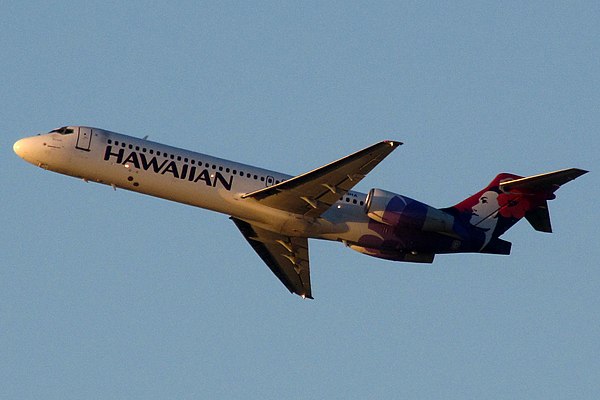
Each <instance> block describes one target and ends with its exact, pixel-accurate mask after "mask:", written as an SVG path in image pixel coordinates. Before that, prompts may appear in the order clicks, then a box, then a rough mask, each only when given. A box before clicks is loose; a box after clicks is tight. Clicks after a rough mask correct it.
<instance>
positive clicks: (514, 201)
mask: <svg viewBox="0 0 600 400" xmlns="http://www.w3.org/2000/svg"><path fill="white" fill-rule="evenodd" d="M587 172H588V171H584V170H581V169H577V168H570V169H564V170H560V171H555V172H549V173H546V174H540V175H534V176H529V177H525V178H524V177H520V176H517V175H513V174H506V173H503V174H500V175H498V176H496V178H494V180H493V181H492V182H491V183H490V184H489V185H488V186H487V187H485V188H484V189H482V190H481V191H479V192H477V193H476V194H474V195H473V196H471V197H469V198H467V199H465V200H463V201H462V202H460V203H458V204H457V205H455V206H454V207H450V208H449V209H447V211H449V212H451V213H452V214H454V215H455V216H457V217H458V219H459V220H460V221H462V222H463V224H465V225H466V226H470V227H471V228H473V227H474V228H478V229H476V230H478V231H481V232H483V235H484V236H485V238H482V240H483V246H482V247H481V251H485V249H484V248H485V247H486V246H487V247H493V246H494V243H496V244H497V241H498V240H499V239H498V237H499V236H501V235H502V234H503V233H504V232H506V231H507V230H508V229H510V228H511V227H512V226H513V225H514V224H516V223H517V222H518V221H519V220H520V219H521V218H523V217H525V218H526V219H527V221H528V222H529V223H530V224H531V226H533V228H534V229H535V230H538V231H541V232H552V225H551V223H550V213H549V212H548V200H553V199H554V198H555V197H556V196H555V195H554V192H556V191H557V190H558V189H559V188H560V187H561V186H562V185H564V184H565V183H567V182H569V181H572V180H573V179H576V178H578V177H580V176H581V175H583V174H585V173H587ZM488 245H489V246H488Z"/></svg>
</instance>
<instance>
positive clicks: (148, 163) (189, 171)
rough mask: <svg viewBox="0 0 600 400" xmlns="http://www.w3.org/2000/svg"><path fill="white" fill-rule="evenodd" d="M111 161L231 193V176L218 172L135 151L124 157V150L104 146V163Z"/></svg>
mask: <svg viewBox="0 0 600 400" xmlns="http://www.w3.org/2000/svg"><path fill="white" fill-rule="evenodd" d="M111 159H113V161H115V162H116V163H118V164H122V165H130V166H133V167H135V168H137V169H143V170H144V171H151V172H154V173H155V174H161V175H166V174H169V175H172V176H173V178H176V179H181V180H187V181H190V182H194V183H199V182H202V183H204V184H206V186H211V187H217V186H220V187H222V188H224V189H225V190H228V191H231V186H232V184H233V175H231V176H229V177H225V176H224V175H223V174H222V173H220V172H219V171H213V172H212V173H211V172H210V171H209V170H208V169H206V168H203V167H200V166H196V165H189V164H187V163H182V164H181V165H178V164H177V163H176V162H175V161H174V160H167V159H162V160H159V159H157V158H156V157H155V156H152V157H151V158H148V157H146V154H144V153H139V152H136V151H130V152H129V153H128V154H127V156H125V149H123V148H119V149H118V150H117V151H116V152H114V151H113V147H112V146H111V145H108V146H106V150H105V151H104V161H110V160H111Z"/></svg>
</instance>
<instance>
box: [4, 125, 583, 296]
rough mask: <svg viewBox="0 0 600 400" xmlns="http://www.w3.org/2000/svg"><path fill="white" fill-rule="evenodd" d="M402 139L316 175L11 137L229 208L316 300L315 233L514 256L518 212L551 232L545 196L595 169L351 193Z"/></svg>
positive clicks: (183, 199) (273, 263)
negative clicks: (431, 193)
mask: <svg viewBox="0 0 600 400" xmlns="http://www.w3.org/2000/svg"><path fill="white" fill-rule="evenodd" d="M401 144H402V143H400V142H396V141H391V140H386V141H382V142H379V143H376V144H374V145H372V146H369V147H367V148H365V149H363V150H360V151H358V152H356V153H354V154H351V155H349V156H346V157H343V158H341V159H339V160H337V161H334V162H332V163H330V164H327V165H324V166H322V167H320V168H317V169H314V170H312V171H310V172H307V173H304V174H301V175H298V176H289V175H285V174H282V173H279V172H274V171H269V170H266V169H262V168H257V167H253V166H250V165H244V164H240V163H236V162H233V161H227V160H223V159H220V158H216V157H212V156H209V155H206V154H201V153H196V152H193V151H189V150H183V149H179V148H175V147H171V146H167V145H164V144H160V143H156V142H151V141H148V140H145V139H139V138H136V137H132V136H126V135H122V134H119V133H114V132H109V131H106V130H102V129H97V128H90V127H85V126H66V127H63V128H59V129H55V130H53V131H51V132H49V133H46V134H42V135H37V136H33V137H28V138H24V139H21V140H19V141H17V142H16V143H15V144H14V151H15V153H17V154H18V155H19V156H20V157H21V158H23V159H24V160H25V161H27V162H30V163H32V164H34V165H37V166H38V167H41V168H43V169H47V170H50V171H54V172H58V173H61V174H65V175H70V176H73V177H76V178H81V179H83V180H84V181H86V182H87V181H91V182H98V183H103V184H106V185H110V186H112V187H113V188H114V189H116V188H122V189H127V190H131V191H134V192H139V193H144V194H148V195H151V196H156V197H160V198H163V199H167V200H172V201H176V202H179V203H184V204H189V205H191V206H196V207H201V208H206V209H209V210H213V211H216V212H220V213H223V214H227V215H229V216H230V219H231V220H232V221H233V223H234V224H235V225H236V226H237V227H238V229H239V230H240V231H241V233H242V235H244V237H245V238H246V240H247V241H248V243H250V246H252V248H253V249H254V250H255V251H256V253H258V255H259V256H260V258H262V260H263V261H264V262H265V263H266V264H267V266H268V267H269V268H270V269H271V271H273V273H274V274H275V275H276V276H277V278H279V280H280V281H281V282H282V283H283V284H284V285H285V286H286V287H287V289H288V290H289V291H290V292H292V293H296V294H298V295H300V296H302V297H308V298H312V290H311V283H310V267H309V265H310V263H309V256H308V239H309V238H314V239H324V240H335V241H338V242H342V243H344V244H345V245H346V246H348V247H350V248H351V249H353V250H356V251H358V252H360V253H364V254H367V255H370V256H373V257H379V258H384V259H387V260H393V261H408V262H416V263H431V262H433V258H434V256H435V255H436V254H444V253H489V254H509V253H510V249H511V243H510V242H507V241H505V240H502V239H500V236H501V235H502V234H503V233H504V232H506V231H507V230H508V229H509V228H510V227H511V226H513V225H514V224H515V223H516V222H517V221H519V220H520V219H521V218H523V217H524V218H525V219H526V220H527V221H528V222H529V223H530V224H531V225H532V226H533V228H534V229H536V230H538V231H542V232H551V231H552V228H551V225H550V216H549V212H548V200H552V199H554V198H555V195H554V192H556V190H557V189H558V188H560V186H562V185H564V184H565V183H567V182H569V181H571V180H573V179H575V178H577V177H579V176H581V175H583V174H585V173H586V172H587V171H584V170H581V169H576V168H571V169H564V170H560V171H556V172H550V173H546V174H541V175H535V176H530V177H526V178H524V177H521V176H517V175H513V174H506V173H503V174H500V175H498V176H496V178H494V180H493V181H492V182H491V183H490V184H489V185H487V186H486V187H485V188H484V189H482V190H480V191H479V192H478V193H476V194H474V195H472V196H470V197H468V198H467V199H465V200H464V201H462V202H460V203H458V204H457V205H455V206H452V207H448V208H441V209H438V208H434V207H431V206H429V205H427V204H424V203H421V202H419V201H417V200H413V199H411V198H408V197H406V196H402V195H399V194H395V193H391V192H388V191H385V190H382V189H371V190H370V191H369V192H368V194H364V193H359V192H355V191H352V190H351V189H352V188H353V187H354V186H355V185H356V184H357V183H358V182H360V181H361V180H362V179H363V178H364V177H365V176H366V175H367V173H369V171H371V170H372V169H373V168H375V166H376V165H377V164H379V163H380V162H381V161H382V160H383V159H384V158H385V157H386V156H387V155H389V154H390V153H391V152H392V151H394V150H395V149H396V148H398V147H399V146H400V145H401Z"/></svg>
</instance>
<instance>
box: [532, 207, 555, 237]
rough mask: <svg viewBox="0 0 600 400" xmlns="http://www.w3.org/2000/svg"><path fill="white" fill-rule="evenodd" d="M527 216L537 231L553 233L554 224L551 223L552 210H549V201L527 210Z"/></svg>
mask: <svg viewBox="0 0 600 400" xmlns="http://www.w3.org/2000/svg"><path fill="white" fill-rule="evenodd" d="M525 218H526V219H527V221H528V222H529V223H530V224H531V226H532V227H533V229H535V230H536V231H538V232H546V233H552V224H551V223H550V212H549V211H548V202H547V201H545V202H544V204H543V205H541V206H539V207H536V208H534V209H533V210H529V211H527V212H526V213H525Z"/></svg>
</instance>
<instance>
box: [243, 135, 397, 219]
mask: <svg viewBox="0 0 600 400" xmlns="http://www.w3.org/2000/svg"><path fill="white" fill-rule="evenodd" d="M401 144H402V143H401V142H395V141H391V140H385V141H383V142H380V143H376V144H374V145H372V146H370V147H367V148H366V149H363V150H360V151H358V152H356V153H354V154H351V155H349V156H346V157H344V158H341V159H339V160H337V161H334V162H332V163H330V164H327V165H325V166H323V167H320V168H317V169H315V170H313V171H310V172H307V173H305V174H302V175H298V176H296V177H294V178H291V179H288V180H286V181H283V182H281V183H278V184H277V185H273V186H269V187H267V188H264V189H260V190H257V191H255V192H251V193H246V194H245V195H243V196H242V198H254V199H256V200H258V201H259V202H260V203H261V204H263V205H266V206H269V207H273V208H277V209H279V210H284V211H289V212H292V213H295V214H302V215H306V216H308V217H318V216H320V215H321V214H323V213H324V212H325V211H327V209H329V207H331V206H332V205H333V204H334V203H335V202H337V201H338V200H340V199H341V198H342V197H343V196H344V195H345V194H346V193H347V192H348V191H349V190H350V189H351V188H352V187H354V185H356V184H357V183H358V182H360V180H361V179H362V178H364V177H365V175H367V173H369V172H370V171H371V170H372V169H373V168H375V166H376V165H377V164H379V162H381V160H383V159H384V158H385V157H386V156H387V155H388V154H390V153H391V152H392V151H393V150H395V149H396V147H398V146H400V145H401Z"/></svg>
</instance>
